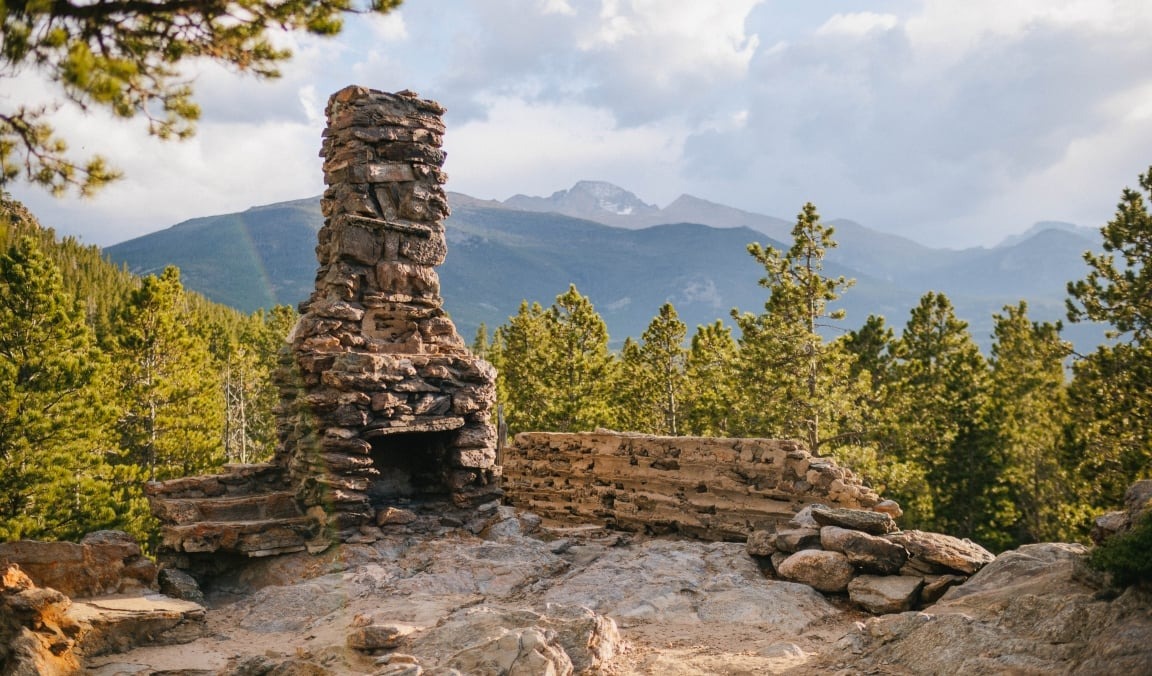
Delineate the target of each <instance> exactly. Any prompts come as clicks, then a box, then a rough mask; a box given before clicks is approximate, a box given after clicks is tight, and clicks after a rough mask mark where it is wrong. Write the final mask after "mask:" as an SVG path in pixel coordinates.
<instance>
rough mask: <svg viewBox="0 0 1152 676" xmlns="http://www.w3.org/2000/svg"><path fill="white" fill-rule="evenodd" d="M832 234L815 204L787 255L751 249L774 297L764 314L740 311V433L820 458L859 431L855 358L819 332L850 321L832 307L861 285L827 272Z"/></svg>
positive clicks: (804, 212)
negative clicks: (800, 445) (779, 439)
mask: <svg viewBox="0 0 1152 676" xmlns="http://www.w3.org/2000/svg"><path fill="white" fill-rule="evenodd" d="M832 234H833V230H832V228H830V227H827V226H825V225H823V224H822V223H821V222H820V215H819V214H818V213H817V212H816V207H815V206H814V205H812V204H811V203H808V204H805V205H804V208H803V209H802V210H801V212H800V214H799V215H798V216H797V220H796V225H795V226H794V227H793V229H792V238H793V243H792V247H791V248H790V249H789V250H788V251H787V252H781V251H779V250H777V249H774V248H772V247H763V246H761V245H760V244H758V243H754V244H751V245H749V246H748V252H749V253H750V254H751V255H752V256H753V257H754V258H755V259H756V260H757V261H758V262H759V263H760V264H761V265H763V266H764V272H765V276H764V277H763V278H762V279H761V280H760V285H761V286H763V287H764V288H766V289H768V291H769V297H768V300H767V302H766V303H765V304H764V312H763V313H762V314H759V315H753V314H751V313H743V314H741V313H739V312H738V311H736V310H733V311H732V316H733V318H734V319H735V320H736V324H737V326H738V327H739V329H740V331H741V338H740V392H741V395H742V396H741V398H740V401H739V403H738V410H739V425H740V427H739V429H738V430H737V431H738V432H739V433H740V434H744V435H749V436H783V437H792V438H799V439H802V440H804V441H805V442H807V444H808V447H809V449H810V450H811V451H812V452H813V453H820V452H822V451H824V452H827V450H828V449H824V448H823V447H824V446H825V445H826V443H827V442H829V441H832V442H836V441H839V440H841V439H844V438H848V437H850V436H851V434H852V432H853V429H852V428H853V427H854V425H853V423H852V421H851V417H852V416H853V411H852V410H851V405H850V404H851V402H852V401H853V400H854V399H856V398H857V394H856V392H855V390H856V389H857V388H858V385H857V384H856V383H855V382H854V381H853V380H852V377H851V373H850V363H851V359H850V358H849V357H848V355H846V354H845V353H844V352H843V350H842V349H841V348H840V346H838V345H835V344H829V343H827V342H825V341H824V339H823V338H822V337H821V335H820V333H819V332H820V330H822V329H827V328H829V327H831V325H830V324H829V322H830V321H833V320H838V319H842V318H843V317H844V311H843V310H832V309H830V308H829V304H830V303H832V302H834V301H836V300H837V299H838V298H839V297H840V294H841V293H842V292H843V291H844V290H845V289H847V288H849V287H850V286H851V285H852V284H853V282H852V281H851V280H847V279H845V278H844V277H842V276H841V277H827V276H825V275H824V274H823V268H824V256H825V253H826V251H827V250H828V249H830V248H833V247H835V246H836V242H835V241H834V240H833V239H832Z"/></svg>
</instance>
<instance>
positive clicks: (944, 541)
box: [884, 530, 996, 575]
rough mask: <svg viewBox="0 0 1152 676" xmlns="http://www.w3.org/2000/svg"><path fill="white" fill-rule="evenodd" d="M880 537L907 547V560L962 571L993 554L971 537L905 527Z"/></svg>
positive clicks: (990, 558) (981, 563) (979, 565)
mask: <svg viewBox="0 0 1152 676" xmlns="http://www.w3.org/2000/svg"><path fill="white" fill-rule="evenodd" d="M884 537H885V538H887V539H888V540H890V541H892V542H895V543H896V544H899V545H902V546H903V547H904V548H905V549H907V550H908V553H909V554H910V555H911V558H910V560H909V563H910V564H911V563H912V562H913V561H923V562H926V563H929V564H935V565H938V566H941V567H943V568H947V569H949V570H952V571H955V572H958V573H963V574H965V575H971V574H973V573H975V572H976V571H978V570H980V569H981V568H983V567H984V566H986V565H988V564H989V563H992V561H993V559H995V558H996V557H995V556H993V555H992V552H990V551H988V550H987V549H984V548H983V547H981V546H980V545H978V544H976V543H975V542H972V541H971V540H961V539H960V538H956V537H952V536H951V535H943V534H941V533H928V532H924V531H919V530H906V531H901V532H899V533H891V534H889V535H886V536H884Z"/></svg>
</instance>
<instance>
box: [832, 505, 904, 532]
mask: <svg viewBox="0 0 1152 676" xmlns="http://www.w3.org/2000/svg"><path fill="white" fill-rule="evenodd" d="M812 518H814V519H816V522H817V523H819V524H820V525H821V526H839V527H841V528H850V529H852V530H858V531H863V532H865V533H869V534H871V535H884V534H885V533H893V532H895V531H897V530H899V528H897V526H896V522H895V521H893V520H892V517H891V516H889V515H887V514H885V513H883V512H871V511H868V510H866V509H842V508H840V509H832V508H828V507H815V508H813V509H812Z"/></svg>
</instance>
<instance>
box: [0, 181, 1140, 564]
mask: <svg viewBox="0 0 1152 676" xmlns="http://www.w3.org/2000/svg"><path fill="white" fill-rule="evenodd" d="M1141 186H1142V190H1141V191H1132V190H1125V191H1124V193H1123V196H1122V201H1121V203H1120V206H1119V208H1118V211H1117V213H1116V216H1115V218H1114V219H1113V220H1112V221H1110V222H1109V223H1108V224H1106V225H1105V226H1104V227H1103V228H1102V230H1101V232H1102V235H1103V243H1102V246H1103V250H1104V252H1103V253H1102V254H1086V257H1085V262H1086V264H1087V265H1086V267H1085V269H1086V270H1087V274H1086V275H1083V276H1082V277H1081V278H1079V279H1077V278H1076V277H1075V276H1073V279H1070V280H1069V282H1071V283H1070V284H1069V285H1068V318H1069V320H1070V321H1072V322H1074V323H1081V322H1102V323H1104V324H1106V325H1108V326H1110V327H1111V329H1112V333H1113V342H1111V343H1109V344H1108V345H1104V346H1101V347H1099V348H1097V349H1096V350H1095V351H1094V352H1092V353H1090V354H1087V355H1077V354H1076V353H1075V352H1074V351H1073V350H1072V347H1071V345H1070V344H1069V343H1068V341H1066V340H1065V339H1064V338H1063V336H1062V331H1063V326H1062V325H1061V323H1059V322H1052V321H1036V320H1034V319H1033V318H1032V317H1031V316H1030V313H1031V312H1032V308H1030V307H1029V305H1028V304H1027V303H1026V302H1025V301H1023V300H1019V301H1016V302H1011V303H1006V304H1005V305H1003V307H1002V308H1001V309H1000V310H999V311H998V312H996V313H994V314H993V316H992V317H991V322H992V326H993V336H992V343H991V346H990V348H989V349H988V350H987V351H986V352H982V351H981V350H980V349H979V348H978V347H977V343H976V339H975V337H974V336H973V334H972V331H971V328H970V326H969V324H968V323H967V322H965V321H963V320H961V319H960V318H959V317H958V316H957V311H956V307H955V306H954V304H953V302H952V300H951V299H950V298H949V296H948V295H947V294H946V293H943V292H940V291H938V290H929V289H924V290H923V291H922V292H921V293H922V295H921V296H920V297H919V300H918V301H916V302H913V303H910V304H909V306H908V307H906V308H905V309H904V316H903V317H897V318H896V319H895V320H894V321H893V322H891V323H890V322H889V321H888V320H886V319H885V318H883V317H880V316H877V315H873V316H870V317H868V318H867V319H865V320H860V319H851V320H849V319H848V318H846V317H845V314H844V312H843V310H842V308H843V306H844V305H845V299H847V298H849V297H850V296H851V294H853V293H856V292H857V291H858V289H856V288H855V286H854V282H855V280H853V279H851V278H850V277H849V276H848V275H847V274H845V273H846V272H847V270H845V269H844V268H841V267H837V266H836V265H835V264H831V265H829V266H828V267H825V264H826V261H827V259H828V258H829V252H830V251H833V250H834V249H835V248H836V246H837V243H836V238H835V233H834V231H833V229H832V228H830V227H829V226H827V225H825V224H824V223H823V222H822V221H821V219H820V216H819V214H818V213H817V212H816V208H815V207H814V206H813V205H805V207H804V208H803V210H802V211H801V213H800V214H799V216H798V217H797V221H796V223H795V225H794V227H793V229H792V231H791V233H790V238H789V239H790V242H789V243H788V244H778V243H776V242H774V241H768V243H766V244H752V245H748V246H747V247H746V249H745V250H743V251H742V250H741V249H744V247H742V246H740V247H739V248H737V250H736V251H734V252H725V253H724V254H723V255H721V254H720V253H719V252H716V255H717V256H721V258H723V260H726V261H730V262H729V263H728V264H727V267H731V268H736V267H737V263H736V262H735V261H736V259H737V258H739V259H741V260H744V261H745V262H746V263H749V262H750V263H751V265H752V266H753V268H754V269H757V270H759V278H760V280H759V285H757V284H756V282H755V279H754V278H755V275H752V276H751V277H752V278H751V279H749V280H748V281H747V282H746V284H747V286H748V288H747V289H745V290H744V292H745V293H747V294H748V296H747V297H751V298H755V299H756V300H755V301H752V302H749V303H747V304H744V303H742V304H741V307H739V308H738V309H736V310H733V311H732V312H731V313H730V315H729V317H728V319H727V320H718V321H715V322H713V323H710V324H704V325H700V326H698V327H697V328H696V329H695V331H694V332H693V331H690V329H689V326H688V325H686V323H685V322H684V321H682V319H681V318H680V313H679V311H678V309H677V307H676V305H677V303H675V302H668V301H667V299H666V298H661V297H659V296H652V297H649V296H644V295H640V294H639V293H636V290H631V291H629V290H626V289H617V290H616V293H630V294H631V295H630V298H631V300H632V302H633V303H644V304H647V305H650V306H651V310H650V312H652V313H653V314H655V317H654V318H653V319H652V320H651V322H650V323H649V324H648V326H647V328H646V329H644V330H642V331H638V332H637V334H639V335H634V336H632V337H627V338H625V339H624V342H623V344H622V347H620V348H619V349H614V348H610V346H609V345H610V343H609V335H608V329H607V325H606V323H605V321H604V319H603V318H602V316H601V314H600V312H599V311H598V310H597V309H596V308H594V307H593V304H592V302H591V300H590V299H589V298H588V297H587V296H585V295H584V293H583V292H582V291H581V290H580V287H581V286H587V287H591V288H604V289H609V290H610V289H611V287H612V284H613V280H612V278H610V277H606V276H604V275H589V274H587V271H582V270H580V269H578V268H572V269H567V268H560V269H554V268H550V267H549V266H548V265H546V264H545V263H543V262H542V261H546V260H548V258H549V257H548V252H547V251H546V250H541V249H539V247H540V246H543V244H540V243H539V242H540V241H541V240H538V239H535V235H536V234H537V233H535V232H534V228H535V227H536V226H535V225H534V224H533V223H534V222H532V221H529V220H528V219H527V217H526V216H524V217H523V218H524V220H523V221H520V220H517V219H516V218H512V217H507V215H505V218H504V220H503V223H504V224H503V226H502V229H501V230H500V235H499V237H501V238H516V237H518V236H520V234H521V233H523V236H524V237H525V238H526V239H528V240H529V241H533V242H537V244H535V245H533V246H534V247H535V248H532V247H529V248H524V247H521V248H520V249H519V251H520V252H521V253H520V254H518V255H519V256H520V257H519V258H516V259H514V260H513V259H506V258H500V257H498V256H496V254H495V253H492V254H491V255H488V256H485V258H486V260H487V262H488V264H489V265H488V266H487V267H486V268H484V269H475V270H472V271H471V272H472V277H471V282H470V283H472V284H474V285H475V286H476V287H477V288H481V289H489V290H490V292H491V293H493V294H495V293H496V292H497V291H498V290H499V289H498V285H499V280H500V279H501V278H502V277H501V276H500V275H498V274H496V273H495V272H493V270H499V269H501V268H516V269H522V270H526V271H528V272H529V273H532V271H533V270H535V271H536V272H535V273H534V274H537V275H539V276H540V277H541V278H543V279H546V280H552V281H555V280H554V279H553V278H555V277H556V275H560V276H562V277H565V278H566V279H567V281H569V282H575V283H573V284H571V285H570V286H569V288H568V291H566V292H565V293H562V294H561V295H559V296H557V297H556V299H555V302H554V303H552V304H551V305H550V306H549V307H544V306H542V305H541V304H540V303H532V302H528V301H524V302H523V303H521V305H520V308H519V310H518V311H517V312H516V313H515V314H514V315H513V316H511V317H510V318H509V319H508V321H507V322H506V323H504V324H502V325H500V326H499V327H497V328H496V329H495V330H494V331H493V332H489V331H488V330H487V329H486V328H484V327H483V326H481V329H480V330H479V331H478V332H477V338H476V342H475V348H476V350H477V351H478V352H479V353H480V354H482V355H483V356H485V357H487V358H488V359H489V360H491V361H492V362H493V363H494V364H495V365H496V366H497V368H498V370H499V373H500V377H499V383H498V389H499V393H498V396H499V399H500V402H501V403H502V404H503V407H504V412H505V415H506V419H507V422H508V425H509V427H510V429H511V430H512V431H513V432H516V431H526V430H536V431H550V430H555V431H577V430H590V429H593V428H596V427H601V426H603V427H612V428H616V429H622V430H632V431H640V432H649V433H656V434H668V435H713V436H761V437H780V438H796V439H801V440H803V441H804V442H805V443H806V444H807V445H808V446H809V447H810V448H811V449H812V451H813V452H815V453H817V454H820V455H831V456H835V457H836V458H837V459H838V460H839V461H840V462H841V463H843V464H845V465H847V466H849V467H852V468H854V469H855V470H856V471H857V472H858V473H859V474H861V475H862V476H863V477H864V478H865V479H866V480H867V481H868V482H869V483H870V484H871V485H873V486H874V487H875V488H877V489H878V490H879V491H880V492H881V493H882V494H883V495H885V496H886V497H890V498H895V499H897V500H899V501H900V502H901V504H903V506H904V509H905V510H906V514H905V516H904V521H903V525H904V526H905V527H909V528H916V527H919V528H925V529H929V530H936V531H945V532H949V533H954V534H957V535H961V536H967V537H971V538H973V539H975V540H978V541H979V542H981V543H983V544H985V545H987V546H989V547H992V548H997V549H1002V548H1006V547H1010V546H1013V545H1016V544H1019V543H1025V542H1034V541H1040V540H1068V539H1078V538H1083V537H1084V535H1085V532H1086V528H1087V525H1088V522H1087V520H1088V517H1089V515H1091V514H1093V513H1097V512H1099V511H1102V510H1105V509H1108V508H1111V507H1113V506H1115V505H1117V504H1119V503H1120V501H1121V499H1122V495H1123V491H1124V489H1125V487H1126V486H1128V485H1129V484H1130V483H1131V482H1132V481H1133V480H1134V479H1137V478H1142V477H1147V476H1148V475H1149V472H1150V467H1152V456H1150V453H1152V451H1150V449H1152V422H1150V421H1152V394H1150V391H1152V388H1149V387H1148V383H1150V382H1152V342H1150V341H1149V337H1150V335H1152V323H1150V319H1152V308H1150V306H1149V298H1152V294H1150V293H1149V291H1148V290H1149V288H1152V269H1150V268H1149V260H1150V258H1152V253H1150V252H1152V245H1150V244H1149V242H1150V240H1152V215H1149V213H1148V206H1147V201H1146V199H1147V195H1148V194H1149V193H1150V192H1152V175H1145V176H1142V177H1141ZM2 206H3V209H2V212H0V216H2V218H0V227H2V230H0V231H2V233H3V242H0V244H2V245H3V254H2V256H0V292H2V293H0V388H2V389H0V400H2V401H3V408H2V409H0V414H2V418H0V482H2V485H0V495H2V496H3V500H2V501H0V538H5V539H10V538H21V537H23V538H48V539H51V538H72V537H76V536H78V535H80V534H82V533H84V532H87V531H90V530H92V529H95V528H112V527H115V528H123V529H126V530H129V531H131V532H134V533H137V534H141V535H148V534H149V533H150V532H151V523H150V517H148V516H147V510H146V508H145V505H144V501H143V500H142V498H141V486H142V484H143V482H145V481H147V480H150V479H166V478H171V477H177V476H183V475H188V474H197V473H203V472H207V471H211V470H213V469H215V468H217V467H218V466H219V465H220V464H221V463H223V462H225V461H251V460H256V459H260V458H264V457H267V455H268V454H269V452H270V450H271V448H272V443H273V434H274V420H273V416H272V413H271V411H272V407H273V406H274V404H275V401H276V398H277V393H276V391H275V389H274V388H273V387H271V384H270V374H271V372H272V369H273V368H274V365H275V359H276V357H275V355H276V350H277V347H278V346H279V345H280V343H281V340H282V338H283V336H284V335H285V334H286V332H287V330H288V329H289V327H290V326H291V324H292V323H293V321H294V311H293V310H291V309H290V308H287V307H283V306H281V307H277V308H276V309H275V310H273V311H272V312H269V313H264V312H257V313H255V314H253V315H250V316H245V315H242V314H240V313H238V312H236V311H233V310H229V309H227V308H225V307H223V306H220V305H215V304H213V303H209V302H207V301H205V300H204V299H203V298H201V297H200V296H198V295H197V294H194V293H189V292H187V291H185V290H184V288H183V287H182V284H181V281H180V275H179V272H178V271H177V270H176V269H175V268H167V269H164V270H163V271H160V272H159V274H156V275H150V276H148V277H145V278H144V279H137V278H135V277H133V276H131V275H130V274H128V273H127V272H125V271H124V270H122V269H118V268H116V267H114V266H112V265H110V264H108V263H106V262H104V261H103V260H101V258H100V253H99V252H98V251H97V250H96V249H94V248H92V247H84V246H81V245H79V244H78V243H77V242H75V241H72V240H64V241H57V239H56V238H55V236H54V235H53V233H52V231H51V230H46V229H43V228H41V227H39V226H38V225H37V224H36V223H35V220H34V219H33V218H32V217H31V216H30V215H29V214H27V212H26V211H24V210H23V208H22V207H20V206H19V205H18V204H15V203H13V202H11V201H8V200H5V201H4V202H3V205H2ZM552 223H553V227H555V228H557V231H558V232H559V231H564V232H565V233H566V234H565V241H570V240H573V239H574V238H575V239H577V240H578V239H579V238H580V237H582V236H586V237H592V238H594V237H593V235H595V233H591V234H589V230H588V228H589V224H588V222H587V221H580V220H578V219H565V218H564V217H560V218H558V219H556V220H554V221H552ZM593 227H602V226H593ZM700 227H702V226H664V227H663V228H655V229H652V230H653V231H655V232H656V233H657V234H659V235H661V236H662V238H663V240H664V242H665V243H666V244H667V245H668V246H671V247H673V248H675V247H678V246H686V245H692V244H691V242H692V241H693V240H692V235H693V232H694V231H695V230H696V229H698V228H700ZM518 229H519V232H518ZM481 232H484V231H483V230H477V231H469V230H468V228H466V227H465V228H461V229H460V230H458V232H457V234H456V241H454V242H453V246H455V247H457V249H460V248H468V247H479V248H480V249H483V247H484V246H488V245H489V244H496V243H498V240H497V239H496V237H497V236H496V234H495V233H494V232H492V231H487V232H486V234H483V235H482V234H480V233H481ZM633 232H634V234H635V236H636V237H644V236H645V235H643V233H641V232H636V231H633ZM728 232H729V233H731V234H732V235H733V238H735V239H739V240H741V241H743V240H745V239H747V237H746V236H745V235H747V234H748V232H747V231H743V230H739V229H732V230H729V231H728ZM529 235H532V237H529ZM1060 235H1061V233H1054V235H1053V236H1054V237H1059V236H1060ZM545 241H546V240H545ZM733 241H735V240H733ZM713 243H714V244H715V242H713ZM729 243H730V244H731V246H732V247H737V246H738V245H737V244H735V243H732V242H729ZM650 248H652V247H650V246H649V245H648V244H646V243H643V242H640V241H637V242H633V243H631V244H630V245H629V246H628V247H627V248H624V249H622V250H621V251H619V252H614V253H615V254H619V256H621V257H622V258H621V259H620V260H621V261H623V260H625V259H636V260H639V259H641V258H643V257H644V256H654V257H655V258H659V257H660V256H659V252H660V249H659V247H656V248H655V249H654V250H655V251H656V253H652V251H650V250H649V249H650ZM502 251H507V250H506V249H504V250H502ZM533 251H537V252H539V253H540V258H539V259H535V258H533ZM1006 251H1007V250H1006ZM749 254H750V255H749ZM620 264H621V265H623V263H622V262H621V263H620ZM533 265H535V266H536V267H533ZM486 271H487V272H486ZM670 272H671V273H672V274H676V273H678V272H681V271H677V270H671V271H670ZM605 274H607V273H605ZM486 275H487V276H486ZM1070 276H1072V275H1070ZM469 279H470V278H469V277H468V275H464V276H463V277H462V278H461V279H460V280H458V281H459V282H460V283H466V282H468V281H469ZM618 281H619V280H617V283H618ZM685 302H686V304H689V303H688V302H687V301H685ZM609 310H611V308H609ZM896 322H903V323H902V327H901V328H900V329H899V330H897V329H896V328H894V326H893V324H895V323H896Z"/></svg>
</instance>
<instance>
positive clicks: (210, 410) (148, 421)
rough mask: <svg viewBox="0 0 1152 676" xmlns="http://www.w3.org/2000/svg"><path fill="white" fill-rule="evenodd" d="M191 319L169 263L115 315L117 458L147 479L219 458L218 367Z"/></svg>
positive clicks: (200, 467) (203, 468) (199, 469)
mask: <svg viewBox="0 0 1152 676" xmlns="http://www.w3.org/2000/svg"><path fill="white" fill-rule="evenodd" d="M192 323H193V322H192V318H191V316H190V314H189V309H188V302H187V299H186V297H185V294H184V289H183V287H182V286H181V284H180V273H179V271H178V270H177V269H176V268H173V267H169V268H167V269H165V270H164V272H163V274H161V275H160V276H159V277H156V276H149V277H146V278H145V279H144V281H143V283H142V284H141V286H140V288H139V289H136V290H133V291H132V292H131V293H130V294H129V296H128V300H127V302H126V303H125V306H124V308H123V310H122V312H121V315H120V325H121V332H120V333H119V335H117V336H116V342H117V349H116V353H115V363H116V369H117V375H118V381H119V384H120V390H121V395H122V396H121V397H120V399H119V405H120V415H119V421H118V423H117V430H118V432H119V434H120V447H121V450H122V453H123V454H124V457H123V458H122V461H123V462H126V463H131V464H135V465H137V466H139V467H141V468H143V469H144V471H145V475H146V477H147V478H148V480H162V479H169V478H173V477H179V476H187V475H193V474H200V473H205V472H208V471H210V470H213V469H216V468H218V467H219V465H220V464H221V462H222V461H223V460H224V457H223V456H224V454H223V451H224V449H223V435H224V408H225V407H224V404H223V401H222V397H223V387H222V383H221V378H220V372H219V369H218V368H217V365H216V364H215V363H214V361H213V359H212V357H211V354H210V353H209V351H208V348H207V346H206V344H205V341H204V340H203V337H202V336H201V337H199V338H198V337H197V336H196V335H195V334H194V332H193V331H192V328H191V325H192Z"/></svg>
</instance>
